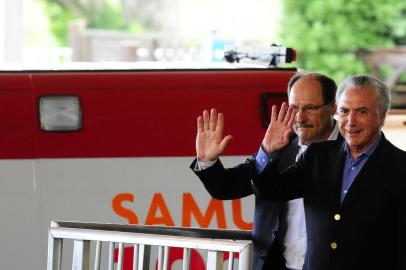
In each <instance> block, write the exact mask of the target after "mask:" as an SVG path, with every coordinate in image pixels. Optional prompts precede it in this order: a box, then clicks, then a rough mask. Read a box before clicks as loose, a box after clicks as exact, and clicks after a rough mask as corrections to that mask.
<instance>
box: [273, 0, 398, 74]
mask: <svg viewBox="0 0 406 270" xmlns="http://www.w3.org/2000/svg"><path fill="white" fill-rule="evenodd" d="M283 8H284V16H283V19H282V23H281V30H282V32H281V39H282V40H283V44H284V45H286V46H289V47H293V48H295V49H296V50H297V52H298V60H297V63H296V65H297V66H299V67H300V68H304V69H306V70H315V71H320V72H323V73H326V74H328V75H330V76H332V77H333V78H335V79H336V80H337V81H340V80H342V79H343V78H344V77H345V76H347V75H348V74H355V73H363V72H367V67H366V66H365V64H364V63H363V62H362V61H361V60H360V59H359V58H357V56H356V54H355V52H356V51H357V50H358V49H366V50H368V49H372V48H374V47H393V46H394V45H399V44H402V43H403V44H404V42H406V38H405V31H406V30H405V29H406V27H405V25H406V19H405V16H404V14H405V13H406V2H405V1H404V0H371V1H364V0H307V1H297V0H283Z"/></svg>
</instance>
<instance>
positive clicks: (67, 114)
mask: <svg viewBox="0 0 406 270" xmlns="http://www.w3.org/2000/svg"><path fill="white" fill-rule="evenodd" d="M39 119H40V125H41V130H44V131H77V130H79V129H80V128H81V127H82V110H81V107H80V101H79V97H77V96H42V97H40V99H39Z"/></svg>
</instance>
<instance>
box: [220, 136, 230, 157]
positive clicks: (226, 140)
mask: <svg viewBox="0 0 406 270" xmlns="http://www.w3.org/2000/svg"><path fill="white" fill-rule="evenodd" d="M232 138H233V136H231V135H227V136H225V137H224V138H223V140H221V142H220V149H221V153H223V152H224V150H225V149H226V147H227V145H228V143H229V142H230V141H231V139H232Z"/></svg>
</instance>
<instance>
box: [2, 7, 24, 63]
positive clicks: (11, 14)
mask: <svg viewBox="0 0 406 270" xmlns="http://www.w3.org/2000/svg"><path fill="white" fill-rule="evenodd" d="M22 48H23V0H0V62H21V60H22Z"/></svg>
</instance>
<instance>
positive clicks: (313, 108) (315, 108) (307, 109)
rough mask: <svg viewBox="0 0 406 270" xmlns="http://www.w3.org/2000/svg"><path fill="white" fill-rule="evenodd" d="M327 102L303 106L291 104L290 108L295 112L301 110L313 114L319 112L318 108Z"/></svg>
mask: <svg viewBox="0 0 406 270" xmlns="http://www.w3.org/2000/svg"><path fill="white" fill-rule="evenodd" d="M327 104H328V103H323V104H321V105H304V106H303V107H299V106H295V105H292V108H293V109H295V110H296V111H297V112H300V111H302V113H303V114H306V115H314V114H317V113H319V109H320V108H321V107H323V106H325V105H327Z"/></svg>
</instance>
